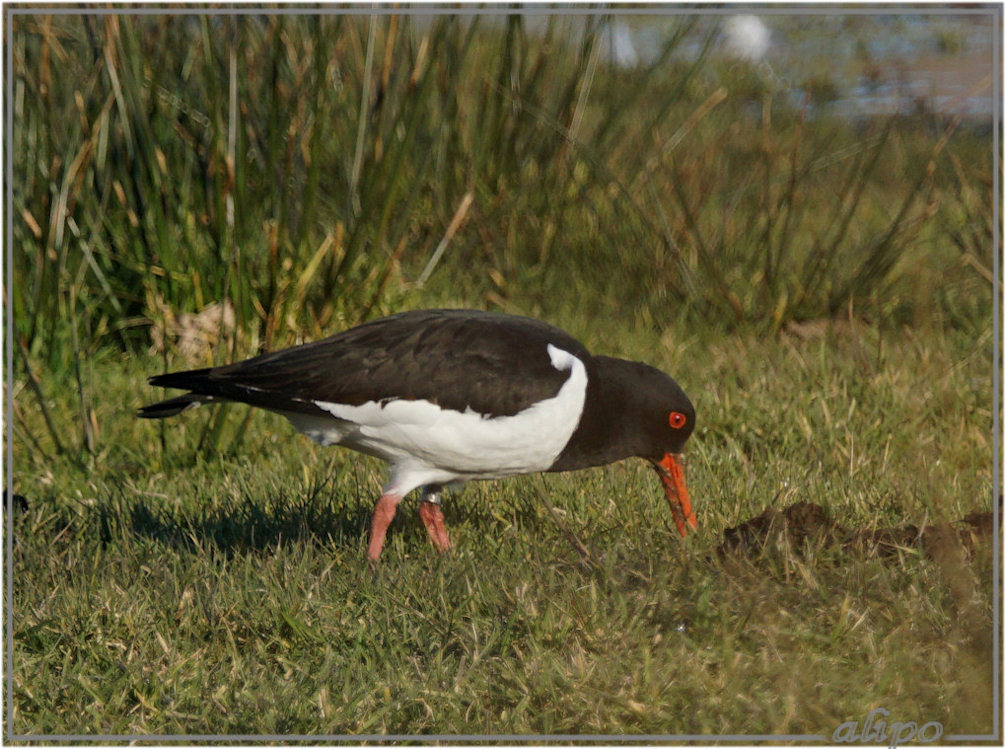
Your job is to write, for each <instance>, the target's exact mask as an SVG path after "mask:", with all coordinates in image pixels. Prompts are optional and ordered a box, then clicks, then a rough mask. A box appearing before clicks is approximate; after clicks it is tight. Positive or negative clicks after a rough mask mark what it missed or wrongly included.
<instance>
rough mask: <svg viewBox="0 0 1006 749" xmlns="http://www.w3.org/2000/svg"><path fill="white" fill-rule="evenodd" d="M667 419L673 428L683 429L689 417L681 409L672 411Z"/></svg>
mask: <svg viewBox="0 0 1006 749" xmlns="http://www.w3.org/2000/svg"><path fill="white" fill-rule="evenodd" d="M667 421H668V423H669V424H670V425H671V429H681V427H683V426H684V425H685V422H686V421H688V419H686V418H685V415H684V414H683V413H681V412H680V411H671V415H670V416H668V417H667Z"/></svg>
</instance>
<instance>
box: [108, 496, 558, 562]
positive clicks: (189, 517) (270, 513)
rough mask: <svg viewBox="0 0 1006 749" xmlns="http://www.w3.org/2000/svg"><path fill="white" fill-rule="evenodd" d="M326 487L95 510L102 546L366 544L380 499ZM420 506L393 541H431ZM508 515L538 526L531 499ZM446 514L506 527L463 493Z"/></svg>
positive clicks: (397, 524) (134, 500) (403, 511)
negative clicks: (207, 504)
mask: <svg viewBox="0 0 1006 749" xmlns="http://www.w3.org/2000/svg"><path fill="white" fill-rule="evenodd" d="M323 483H324V482H323ZM323 483H322V484H319V485H315V486H311V487H308V488H306V490H305V489H304V488H301V489H298V488H296V487H291V488H290V489H286V490H282V491H278V492H277V491H273V492H267V493H263V494H261V495H246V496H244V497H243V498H241V499H240V500H237V501H236V502H233V503H230V504H228V505H225V506H217V507H213V508H198V509H196V510H193V509H191V508H187V509H181V508H179V507H177V506H167V505H165V504H164V503H163V502H158V501H157V500H153V499H148V498H146V497H136V496H135V495H134V496H132V497H130V498H127V497H125V496H122V495H120V497H119V501H113V502H109V503H106V504H104V505H102V506H100V507H99V508H98V522H99V528H100V535H101V540H102V543H105V544H108V543H114V540H115V538H116V537H118V536H121V535H122V534H127V535H132V536H139V537H144V538H147V539H150V540H152V541H155V542H156V543H160V544H164V545H167V546H170V547H172V548H178V549H186V550H189V551H197V550H200V549H206V548H212V549H215V550H217V551H219V552H222V553H224V554H225V555H233V554H235V553H242V552H246V551H252V550H264V549H268V548H274V547H276V546H278V545H280V544H283V543H285V542H298V543H304V542H308V543H314V544H318V545H320V546H325V545H335V546H338V547H347V548H349V547H358V546H360V545H361V543H365V542H366V537H367V534H368V532H369V528H370V517H371V514H372V513H373V509H374V501H375V499H376V498H371V497H369V496H362V495H361V496H355V495H352V496H347V495H346V494H345V493H344V492H339V491H333V490H332V487H328V488H327V489H326V487H325V486H324V485H323ZM463 495H467V496H463ZM418 506H419V495H418V492H416V493H413V494H411V495H410V496H409V497H408V498H406V499H405V500H404V501H403V502H402V503H401V504H400V505H399V507H398V512H397V513H396V516H395V519H394V521H393V524H392V526H391V531H390V532H391V533H397V534H403V535H404V536H405V537H406V540H407V542H408V543H410V544H412V543H423V542H424V541H425V539H426V530H425V528H424V527H423V524H422V522H421V520H420V518H419V514H418V512H417V509H418ZM508 509H509V512H507V513H506V514H507V515H508V516H509V518H510V519H511V520H512V521H519V522H528V523H532V524H533V523H534V522H535V521H536V520H538V521H540V519H541V515H540V511H539V510H537V509H536V508H535V507H534V502H533V501H531V500H530V499H529V500H527V501H517V502H514V503H512V504H511V506H510V507H509V508H508ZM444 514H445V516H446V520H447V523H448V527H451V526H452V525H455V524H459V525H460V524H467V523H472V524H475V525H478V526H479V527H480V528H482V529H483V530H484V531H486V532H490V533H491V532H492V526H493V525H499V524H502V523H506V522H507V521H506V520H503V519H502V518H501V517H500V516H498V515H493V514H492V513H489V512H488V511H487V510H486V509H485V508H484V507H482V503H481V502H480V498H479V497H478V496H477V495H473V494H470V493H468V492H466V491H465V490H460V489H452V490H448V495H447V496H446V497H445V502H444Z"/></svg>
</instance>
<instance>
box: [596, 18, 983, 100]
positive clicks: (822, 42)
mask: <svg viewBox="0 0 1006 749" xmlns="http://www.w3.org/2000/svg"><path fill="white" fill-rule="evenodd" d="M996 20H997V19H996V18H995V16H994V15H993V12H992V10H991V9H990V10H989V11H988V13H985V14H974V15H965V14H948V13H905V14H889V15H862V14H855V15H850V14H843V13H841V12H840V11H836V12H835V13H832V14H827V15H822V14H814V15H800V14H795V15H787V14H767V15H760V16H759V15H755V14H746V15H736V16H708V17H704V18H702V19H701V21H700V23H699V24H698V27H697V29H696V31H695V32H694V33H693V34H692V35H691V38H690V39H688V40H687V41H686V43H685V44H684V45H682V50H681V54H682V55H684V56H686V57H687V56H692V57H694V56H695V55H697V54H699V52H700V50H701V49H702V47H703V44H704V41H705V39H706V38H707V37H708V35H709V34H712V35H713V38H714V42H713V45H712V48H711V57H712V59H720V60H721V61H722V60H727V61H732V62H733V64H734V65H737V66H744V65H746V66H750V67H752V68H754V70H755V71H756V72H759V73H761V74H763V75H764V76H765V77H766V80H767V82H769V84H770V87H771V88H773V89H774V90H776V91H777V92H779V93H781V94H782V95H783V96H784V98H786V99H787V100H789V101H791V102H793V103H796V104H801V103H802V104H804V105H806V106H807V107H808V108H809V109H811V110H812V111H813V110H826V111H830V112H833V113H837V114H840V115H843V116H850V117H864V116H873V115H884V114H892V113H896V112H902V113H905V112H912V111H919V110H928V111H935V112H940V113H944V114H958V113H959V114H963V115H965V116H967V117H970V118H990V117H991V115H992V113H993V112H994V111H995V110H996V109H997V108H998V107H999V106H1001V102H1000V101H997V100H996V99H995V98H994V97H993V86H992V82H993V76H999V75H1000V67H999V63H998V61H996V60H994V59H993V58H994V41H995V38H996V34H997V33H998V29H997V23H996ZM680 22H681V21H680V19H676V18H673V17H672V18H664V19H661V18H657V17H649V18H643V17H632V18H619V19H617V20H616V21H615V22H614V23H615V27H616V28H617V29H619V32H618V33H617V34H614V35H613V46H615V47H619V46H621V47H624V46H625V45H627V44H632V45H633V50H632V53H633V54H634V59H637V60H638V61H640V62H642V63H646V62H651V61H653V60H655V59H656V57H657V55H658V54H659V50H660V46H661V43H662V39H663V38H666V36H667V35H668V34H669V33H670V31H671V30H672V28H673V25H674V24H675V23H680ZM627 30H631V31H630V32H628V33H627ZM626 57H631V55H629V54H628V53H627V52H626V51H625V50H624V49H620V50H619V52H618V56H617V57H615V58H612V59H614V60H615V61H616V62H617V60H618V59H623V58H626Z"/></svg>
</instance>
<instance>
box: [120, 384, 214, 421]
mask: <svg viewBox="0 0 1006 749" xmlns="http://www.w3.org/2000/svg"><path fill="white" fill-rule="evenodd" d="M154 379H157V378H156V377H155V378H154ZM212 400H213V396H212V395H198V394H196V393H186V394H185V395H179V396H178V397H177V398H169V399H168V400H166V401H161V402H160V403H153V404H151V405H149V406H144V407H143V408H141V409H140V410H139V411H137V412H136V415H137V416H139V417H140V418H141V419H164V418H167V417H168V416H177V415H178V414H180V413H181V412H182V411H185V410H186V409H189V408H195V407H196V406H198V405H199V404H200V403H206V402H208V401H212Z"/></svg>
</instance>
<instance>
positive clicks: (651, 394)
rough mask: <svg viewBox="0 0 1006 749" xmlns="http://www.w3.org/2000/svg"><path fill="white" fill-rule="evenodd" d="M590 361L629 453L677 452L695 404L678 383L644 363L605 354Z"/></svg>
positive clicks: (654, 457)
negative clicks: (606, 392) (614, 410)
mask: <svg viewBox="0 0 1006 749" xmlns="http://www.w3.org/2000/svg"><path fill="white" fill-rule="evenodd" d="M594 361H595V363H596V364H597V367H598V370H599V374H600V376H601V377H602V378H603V380H604V381H605V382H606V384H607V385H608V389H609V395H608V399H609V403H611V404H615V405H616V407H617V409H618V411H619V413H618V419H619V421H622V423H623V424H624V429H625V433H624V434H623V439H625V440H627V442H628V445H629V447H630V450H631V452H630V453H629V454H630V455H633V456H636V457H639V458H646V459H647V460H651V461H659V460H662V459H663V458H664V456H665V455H667V454H668V453H671V454H678V453H680V452H681V451H682V449H683V448H684V445H685V442H687V441H688V438H689V437H690V436H691V435H692V430H694V429H695V407H694V406H692V402H691V401H690V400H688V396H687V395H685V391H684V390H682V389H681V386H680V385H678V383H676V382H675V381H674V380H673V379H671V378H670V377H669V376H668V375H666V374H664V373H663V372H661V371H660V370H659V369H656V368H654V367H651V366H649V365H648V364H643V363H641V362H634V361H626V360H624V359H614V358H611V357H607V356H596V357H594Z"/></svg>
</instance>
